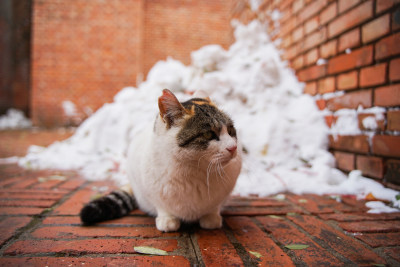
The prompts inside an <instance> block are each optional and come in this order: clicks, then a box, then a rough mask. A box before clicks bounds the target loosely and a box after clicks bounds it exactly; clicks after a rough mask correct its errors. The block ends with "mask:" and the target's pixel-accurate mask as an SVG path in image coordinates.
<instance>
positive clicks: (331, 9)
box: [319, 1, 337, 25]
mask: <svg viewBox="0 0 400 267" xmlns="http://www.w3.org/2000/svg"><path fill="white" fill-rule="evenodd" d="M336 15H337V2H336V1H335V2H333V3H331V4H330V5H329V6H328V7H327V8H325V9H324V10H323V11H322V12H321V14H320V16H319V20H320V23H321V25H324V24H326V23H327V22H329V21H331V20H332V19H333V18H335V17H336Z"/></svg>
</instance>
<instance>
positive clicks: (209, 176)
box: [128, 117, 242, 232]
mask: <svg viewBox="0 0 400 267" xmlns="http://www.w3.org/2000/svg"><path fill="white" fill-rule="evenodd" d="M179 130H180V125H179V123H177V124H176V125H174V126H173V127H171V128H169V129H167V127H166V125H165V122H164V121H163V120H162V119H161V118H160V117H158V118H157V119H156V123H155V125H154V126H153V125H151V126H149V127H148V128H147V129H145V130H144V131H142V132H141V133H140V134H139V136H138V137H136V138H135V139H134V141H133V142H132V144H131V145H130V147H129V152H128V177H129V180H130V183H131V186H132V190H133V193H134V196H135V198H136V200H137V202H138V205H139V208H140V209H141V210H143V211H144V212H147V213H149V214H151V215H154V216H157V218H156V226H157V229H159V230H160V231H165V232H168V231H176V230H177V229H178V228H179V226H180V221H187V222H192V221H198V220H199V222H200V226H201V227H202V228H206V229H214V228H220V227H221V226H222V218H221V216H220V209H221V205H222V203H223V202H224V201H225V200H226V199H227V197H228V196H229V194H230V193H231V191H232V190H233V187H234V185H235V183H236V179H237V177H238V175H239V173H240V169H241V165H242V158H241V147H240V144H239V143H238V142H237V141H236V138H232V137H231V136H230V135H229V134H228V132H227V129H226V127H224V128H223V130H222V131H221V134H220V140H219V141H216V140H212V141H210V144H209V147H208V148H207V150H205V151H199V150H194V149H188V148H181V147H179V146H178V144H177V140H176V135H177V133H178V132H179ZM233 146H237V147H238V148H237V151H235V152H234V153H231V152H229V151H228V150H227V148H231V147H233Z"/></svg>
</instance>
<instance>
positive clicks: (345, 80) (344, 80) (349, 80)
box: [336, 71, 358, 90]
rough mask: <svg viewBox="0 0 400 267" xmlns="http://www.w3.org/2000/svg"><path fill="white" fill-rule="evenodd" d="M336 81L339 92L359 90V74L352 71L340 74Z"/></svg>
mask: <svg viewBox="0 0 400 267" xmlns="http://www.w3.org/2000/svg"><path fill="white" fill-rule="evenodd" d="M336 80H337V88H338V90H349V89H354V88H357V86H358V72H357V71H351V72H347V73H343V74H340V75H339V76H338V77H337V79H336Z"/></svg>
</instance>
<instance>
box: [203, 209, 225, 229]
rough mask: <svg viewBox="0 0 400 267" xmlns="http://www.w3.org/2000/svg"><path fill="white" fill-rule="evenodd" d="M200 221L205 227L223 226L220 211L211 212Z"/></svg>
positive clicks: (216, 227) (215, 227)
mask: <svg viewBox="0 0 400 267" xmlns="http://www.w3.org/2000/svg"><path fill="white" fill-rule="evenodd" d="M199 223H200V227H201V228H203V229H218V228H221V227H222V217H221V215H219V214H218V213H210V214H207V215H204V216H203V217H201V218H200V221H199Z"/></svg>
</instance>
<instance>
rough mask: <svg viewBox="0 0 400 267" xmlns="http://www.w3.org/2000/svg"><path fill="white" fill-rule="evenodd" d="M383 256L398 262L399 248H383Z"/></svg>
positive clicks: (399, 257) (399, 256)
mask: <svg viewBox="0 0 400 267" xmlns="http://www.w3.org/2000/svg"><path fill="white" fill-rule="evenodd" d="M384 251H385V254H387V255H389V256H390V257H392V258H393V259H395V260H396V261H398V262H400V248H385V249H384Z"/></svg>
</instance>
